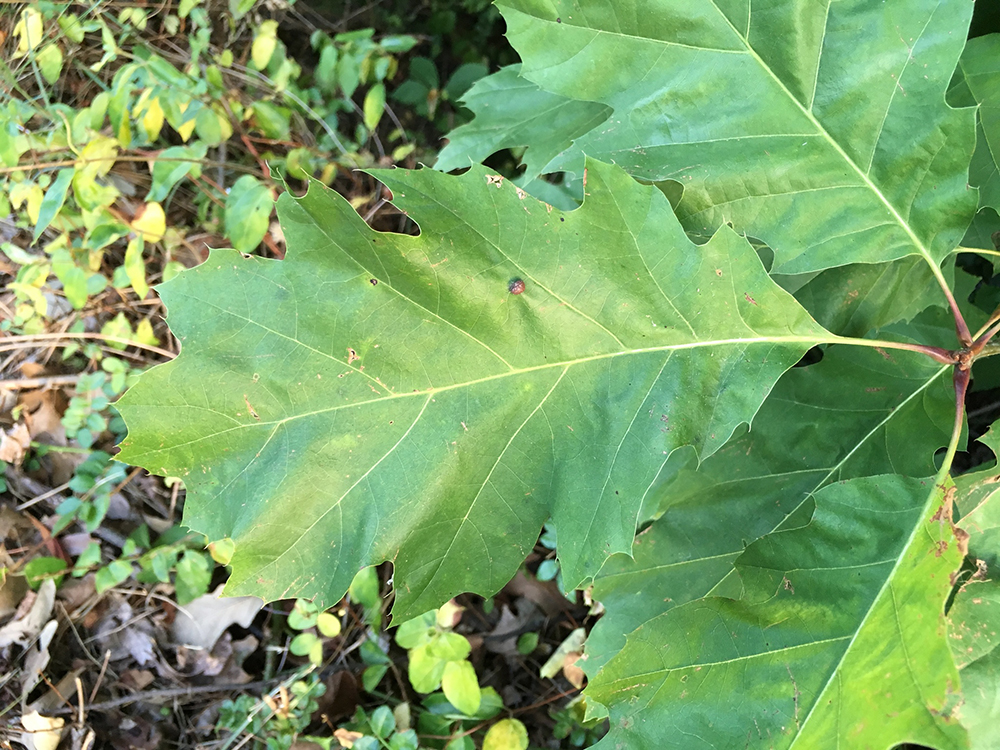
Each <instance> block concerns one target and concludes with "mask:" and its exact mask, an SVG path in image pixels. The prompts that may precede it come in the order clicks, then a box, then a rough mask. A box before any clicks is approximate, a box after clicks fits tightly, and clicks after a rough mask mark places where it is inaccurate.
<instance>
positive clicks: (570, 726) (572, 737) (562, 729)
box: [549, 696, 607, 747]
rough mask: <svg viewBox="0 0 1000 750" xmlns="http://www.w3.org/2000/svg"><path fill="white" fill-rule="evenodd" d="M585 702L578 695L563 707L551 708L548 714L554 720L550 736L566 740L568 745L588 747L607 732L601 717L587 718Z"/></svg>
mask: <svg viewBox="0 0 1000 750" xmlns="http://www.w3.org/2000/svg"><path fill="white" fill-rule="evenodd" d="M586 713H587V702H586V699H585V698H584V697H583V696H578V697H576V698H574V699H573V700H571V701H570V702H569V703H568V704H566V705H565V706H564V707H563V708H557V709H553V710H552V711H550V712H549V716H551V717H552V720H553V721H554V722H555V726H554V727H553V728H552V736H553V737H555V738H556V739H557V740H566V742H567V743H568V744H569V746H570V747H590V746H591V745H593V744H594V743H595V742H597V741H598V740H599V739H601V737H603V736H604V734H605V733H606V732H607V728H606V726H605V722H604V720H603V719H601V718H598V719H594V718H591V719H590V720H588V719H587V716H586Z"/></svg>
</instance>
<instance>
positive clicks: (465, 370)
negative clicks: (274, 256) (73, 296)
mask: <svg viewBox="0 0 1000 750" xmlns="http://www.w3.org/2000/svg"><path fill="white" fill-rule="evenodd" d="M588 170H589V171H588V174H589V177H588V190H589V195H588V196H587V199H586V202H585V203H584V205H583V206H582V207H581V208H580V209H578V210H576V211H573V212H569V213H563V212H559V211H555V210H552V209H551V207H549V206H546V205H545V204H544V203H540V202H537V201H535V200H533V199H531V198H526V197H524V196H523V195H518V193H517V191H516V190H515V188H514V187H513V186H511V185H509V184H498V185H497V184H491V183H496V182H497V180H495V179H492V176H491V175H490V174H489V173H488V172H487V171H486V170H484V169H482V168H479V167H475V168H473V169H472V170H470V171H469V172H467V173H466V174H464V175H462V176H460V177H451V176H447V175H443V174H441V173H438V172H434V171H432V170H422V171H417V172H410V171H405V170H393V171H385V172H378V173H377V176H378V178H379V179H380V180H382V181H383V182H384V183H385V184H386V185H387V186H388V187H389V188H390V189H391V190H392V193H393V196H394V202H395V204H396V205H397V206H398V207H399V208H400V209H401V210H403V211H405V212H406V213H408V214H409V215H410V216H412V217H413V219H414V220H415V221H417V222H418V223H419V224H420V235H419V236H417V237H413V236H407V235H399V234H384V233H379V232H376V231H373V230H372V229H370V228H369V227H368V226H367V225H366V224H365V223H364V221H362V219H361V218H360V217H359V216H358V214H357V212H356V211H354V209H353V208H351V206H350V204H349V203H348V202H347V201H346V200H344V199H343V198H341V197H340V196H338V195H336V194H335V193H333V192H331V191H329V190H327V189H325V188H323V187H322V186H319V185H316V184H314V185H313V186H312V187H311V188H310V190H309V192H308V193H307V194H306V195H305V196H303V197H302V198H294V197H292V196H291V195H288V194H285V195H283V196H282V197H281V199H280V201H279V217H280V220H281V224H282V229H283V231H284V233H285V237H286V240H287V243H288V255H287V258H286V259H285V260H284V261H275V260H267V259H262V258H259V257H243V256H241V255H240V254H239V253H237V252H235V251H232V250H219V251H214V252H213V253H212V255H211V256H210V258H209V260H208V261H207V262H206V263H204V264H203V265H201V266H199V267H198V268H196V269H193V270H191V271H189V272H186V273H183V274H181V275H180V276H179V277H177V278H176V279H174V280H172V281H170V282H168V283H167V284H165V285H163V286H162V287H161V295H162V297H163V299H164V301H165V303H166V304H167V306H168V308H169V309H170V316H169V322H170V324H171V326H172V328H173V330H174V332H175V333H176V335H177V336H178V337H179V338H180V340H181V341H182V342H183V352H182V354H181V355H180V356H179V357H178V358H177V359H176V360H174V361H173V362H170V363H168V364H165V365H161V366H159V367H156V368H154V369H153V370H151V371H149V372H148V373H146V374H144V375H143V376H142V378H141V379H140V382H139V384H138V385H137V386H136V387H134V388H133V389H132V390H131V391H129V392H128V393H127V394H126V395H125V397H124V398H123V399H122V401H121V402H120V410H121V412H122V414H123V416H124V418H125V419H126V421H127V423H128V426H129V436H128V438H127V439H126V440H125V442H124V450H123V453H122V455H121V456H120V457H121V459H122V460H124V461H129V462H132V463H134V464H138V465H141V466H145V467H146V468H148V469H150V470H151V471H154V472H157V473H160V474H165V475H170V476H180V477H183V479H184V482H185V485H186V487H187V488H188V499H187V503H186V506H185V523H186V524H187V525H189V526H190V527H192V528H194V529H197V530H199V531H201V532H203V533H205V534H206V535H207V536H208V537H209V538H210V539H221V538H224V537H228V538H230V539H232V541H233V543H234V544H235V553H234V556H233V558H232V566H233V573H232V576H231V578H230V581H229V584H228V593H230V594H241V593H250V592H252V593H254V594H256V595H260V596H264V597H267V598H278V597H287V596H298V597H303V598H310V599H313V598H314V599H315V601H316V603H317V605H318V606H321V607H326V606H329V605H330V604H332V603H334V602H336V601H337V600H338V599H339V598H340V597H341V595H342V594H343V592H344V591H345V590H346V589H347V587H348V585H349V584H350V582H351V579H352V577H353V575H354V573H355V572H356V571H357V570H358V569H359V568H361V567H363V566H366V565H371V564H375V563H378V562H380V561H382V560H391V561H393V563H394V565H395V573H394V581H395V586H396V603H395V614H396V615H398V616H400V617H403V618H405V617H409V616H413V615H415V614H419V613H420V612H423V611H425V610H427V609H430V608H432V607H433V606H437V605H439V604H441V603H442V602H444V601H447V600H448V599H450V598H451V597H452V596H453V595H455V594H457V593H459V592H463V591H474V592H478V593H481V594H483V595H490V594H492V593H493V592H495V591H496V590H498V589H499V588H500V587H501V586H502V585H503V584H504V583H506V581H507V580H508V579H509V578H510V577H511V576H512V575H513V573H514V572H515V570H516V569H517V566H518V565H519V564H520V563H521V561H522V560H523V559H524V557H525V555H526V554H527V552H528V551H530V549H531V547H532V546H533V544H534V543H535V540H536V539H537V535H538V532H539V529H540V528H541V526H542V523H543V522H544V521H545V520H546V519H547V518H548V517H549V516H552V517H553V518H554V519H555V522H556V525H557V527H558V528H559V534H560V550H559V552H560V557H561V561H562V570H563V575H564V578H565V580H566V583H567V585H569V586H573V585H576V584H578V583H580V582H582V581H585V580H587V579H589V578H591V577H593V576H594V575H595V574H596V573H597V571H598V570H599V569H600V567H601V565H602V564H603V563H604V561H605V559H606V558H607V557H608V556H609V555H610V554H613V553H615V552H628V551H629V550H630V549H631V545H632V540H633V536H634V532H635V527H636V520H637V516H638V513H639V508H640V506H641V503H642V500H643V498H644V497H645V495H646V494H647V493H648V492H650V491H651V489H653V488H655V486H656V484H657V481H658V475H659V472H660V470H661V468H662V467H663V465H664V463H665V462H666V460H667V458H668V456H669V455H670V453H671V452H672V451H674V450H675V449H676V448H678V447H680V446H684V445H690V446H693V449H694V450H695V451H696V453H697V454H698V455H699V456H701V457H706V456H709V455H711V454H712V453H713V452H715V451H716V450H718V449H719V448H720V447H721V446H722V445H723V444H724V443H725V442H726V440H727V439H728V438H729V436H730V435H731V434H732V433H733V430H734V429H735V428H736V427H737V426H738V425H739V424H741V423H744V422H749V421H750V420H751V419H752V418H753V416H754V414H755V413H756V411H757V409H758V408H759V406H760V404H761V402H762V401H763V400H764V398H765V397H766V396H767V394H768V393H769V392H770V390H771V387H772V386H773V384H774V382H775V381H776V380H777V378H778V377H779V376H780V375H781V374H782V373H783V372H784V371H785V370H787V369H788V368H789V367H791V366H792V365H793V364H794V363H795V362H796V361H797V360H798V359H799V358H800V357H801V355H802V354H803V353H804V352H805V351H806V350H807V349H808V348H809V347H811V346H812V345H814V344H815V343H817V342H820V341H832V340H835V337H833V336H831V335H830V334H828V333H827V332H825V331H824V330H823V329H822V328H821V327H819V326H818V325H817V324H816V323H815V322H814V321H813V320H812V319H811V318H810V317H809V316H808V315H807V314H806V313H805V311H804V310H803V309H802V308H801V307H800V306H799V305H798V303H796V302H795V300H794V299H793V298H792V297H791V296H790V295H789V294H787V293H786V292H784V291H783V290H782V289H780V288H779V287H778V286H776V285H775V284H774V283H773V282H772V281H771V279H770V278H768V276H767V274H766V273H765V271H764V269H763V267H762V265H761V263H760V260H759V259H758V257H757V255H756V253H755V252H754V251H753V249H752V248H751V247H750V246H749V244H748V243H747V242H746V241H745V240H744V239H742V238H741V237H739V236H737V235H736V234H735V233H734V232H733V231H732V230H730V229H728V228H723V229H721V230H720V231H719V232H718V233H716V235H715V236H714V237H713V238H712V239H711V240H710V241H709V242H708V243H706V244H705V245H701V246H696V245H694V244H693V243H691V242H690V240H689V239H688V238H687V236H686V235H685V234H684V232H683V230H682V228H681V226H680V224H679V223H678V222H677V220H676V218H675V217H674V214H673V212H672V211H671V208H670V204H669V203H668V201H667V200H666V198H665V197H664V196H663V194H662V193H661V192H660V191H658V190H657V189H655V188H654V187H650V186H643V185H640V184H638V183H636V182H635V181H633V180H632V179H631V178H629V177H628V176H627V175H626V174H625V173H624V172H622V171H621V170H619V169H618V168H616V167H611V166H608V165H604V164H601V163H599V162H589V166H588ZM514 279H519V280H521V281H522V282H523V284H524V288H523V291H522V293H521V294H517V295H515V294H511V293H510V292H509V286H508V285H509V283H510V282H511V280H514Z"/></svg>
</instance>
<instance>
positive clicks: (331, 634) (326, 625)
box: [288, 599, 341, 666]
mask: <svg viewBox="0 0 1000 750" xmlns="http://www.w3.org/2000/svg"><path fill="white" fill-rule="evenodd" d="M288 627H289V628H291V629H292V630H295V631H299V632H298V634H297V635H296V636H295V637H294V638H292V642H291V643H290V644H288V650H289V651H291V652H292V653H293V654H295V655H296V656H308V657H309V661H311V662H312V663H313V664H315V665H316V666H319V665H320V664H321V663H322V662H323V640H322V638H323V637H325V638H336V637H337V636H338V635H340V628H341V626H340V620H339V619H337V616H336V615H334V614H333V613H331V612H321V611H320V610H319V608H318V607H317V606H316V605H315V604H313V603H312V602H308V601H306V600H304V599H296V600H295V604H294V605H293V606H292V611H291V612H289V613H288Z"/></svg>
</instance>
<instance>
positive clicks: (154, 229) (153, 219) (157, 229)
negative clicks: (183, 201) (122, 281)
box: [130, 201, 167, 278]
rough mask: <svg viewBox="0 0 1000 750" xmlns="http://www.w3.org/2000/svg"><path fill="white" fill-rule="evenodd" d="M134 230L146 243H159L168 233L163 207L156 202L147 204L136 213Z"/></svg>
mask: <svg viewBox="0 0 1000 750" xmlns="http://www.w3.org/2000/svg"><path fill="white" fill-rule="evenodd" d="M132 229H133V230H135V231H136V232H138V233H139V234H141V235H142V238H143V240H145V241H146V242H159V241H160V240H161V239H163V234H164V232H166V231H167V217H166V216H165V215H164V213H163V207H162V206H161V205H160V204H159V203H157V202H156V201H151V202H149V203H147V204H146V205H145V206H144V207H143V208H140V209H139V210H138V211H137V212H136V214H135V218H134V219H133V220H132ZM130 278H131V277H130Z"/></svg>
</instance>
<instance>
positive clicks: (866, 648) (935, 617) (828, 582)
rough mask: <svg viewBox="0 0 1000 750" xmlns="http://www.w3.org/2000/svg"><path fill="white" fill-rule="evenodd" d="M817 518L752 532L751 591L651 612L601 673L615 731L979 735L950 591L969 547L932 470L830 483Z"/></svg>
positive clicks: (683, 742) (619, 739) (786, 739)
mask: <svg viewBox="0 0 1000 750" xmlns="http://www.w3.org/2000/svg"><path fill="white" fill-rule="evenodd" d="M814 499H815V504H816V510H815V513H814V514H813V517H812V519H811V520H810V521H809V523H808V524H806V525H804V526H799V527H798V528H793V529H787V530H782V531H776V532H774V533H773V534H769V535H768V536H765V537H763V538H762V539H760V540H758V541H756V542H754V543H752V544H750V545H749V546H748V547H747V548H746V551H745V552H743V553H742V554H741V555H740V557H739V558H738V559H737V561H736V569H737V571H738V572H739V576H740V579H741V582H742V585H743V592H742V598H740V599H733V598H725V597H721V596H716V597H707V598H704V599H698V600H695V601H693V602H689V603H687V604H683V605H681V606H679V607H675V608H674V609H671V610H669V611H668V612H666V613H665V614H664V615H661V616H660V617H659V618H656V619H654V620H652V621H650V622H649V623H646V624H645V625H643V626H641V627H640V628H638V629H637V630H636V631H635V632H633V633H632V634H631V635H629V637H628V641H627V643H626V645H625V648H624V649H623V650H622V651H621V653H619V654H618V655H617V656H616V657H615V658H614V659H612V660H611V661H610V662H609V663H608V665H607V666H606V667H605V668H604V670H603V671H602V672H601V673H600V674H598V676H597V677H596V678H595V679H594V680H593V681H592V682H591V684H590V686H589V688H588V690H589V692H590V693H591V694H592V695H593V696H594V698H595V699H596V700H598V701H600V702H601V703H603V704H604V705H607V706H609V707H610V711H611V732H610V734H609V735H608V737H607V738H606V739H605V741H604V743H602V745H601V746H602V747H628V748H629V749H630V750H645V749H647V748H648V749H650V750H652V749H653V748H655V749H656V750H661V749H663V748H682V749H683V750H693V748H702V747H704V748H713V747H719V746H720V745H719V744H718V740H719V739H721V738H727V740H728V742H729V744H728V745H724V746H727V747H746V748H761V749H763V748H768V749H771V748H802V749H803V750H804V749H805V748H808V749H809V750H823V749H824V748H831V749H832V748H841V747H852V748H888V747H892V746H893V745H894V744H897V743H901V742H912V743H919V744H921V745H925V746H929V747H933V748H937V749H938V750H952V748H955V749H956V750H957V749H958V748H964V747H967V746H968V738H967V736H966V733H965V730H964V728H963V727H962V725H961V724H960V723H959V721H958V716H959V715H960V709H959V705H958V704H959V703H960V698H959V696H958V695H957V694H958V692H959V681H958V673H957V670H956V668H955V665H954V663H953V661H952V658H951V653H950V648H949V644H948V638H947V635H946V628H945V617H944V603H945V600H946V598H947V596H948V593H949V591H950V588H951V575H952V574H953V573H954V572H955V570H956V569H957V568H958V566H959V564H960V562H961V559H962V553H961V551H960V544H958V543H957V542H956V538H955V537H954V535H953V529H952V526H951V524H950V523H949V522H948V518H949V517H950V510H949V509H950V505H951V499H950V497H946V496H945V493H944V492H943V488H942V487H941V486H939V485H937V484H936V481H935V479H933V478H931V479H926V480H919V479H909V478H906V477H902V476H899V475H888V476H886V475H883V476H878V477H864V478H857V479H851V480H848V481H846V482H839V483H837V484H832V485H829V486H827V487H825V488H823V489H821V490H819V491H818V492H816V493H815V495H814Z"/></svg>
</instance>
